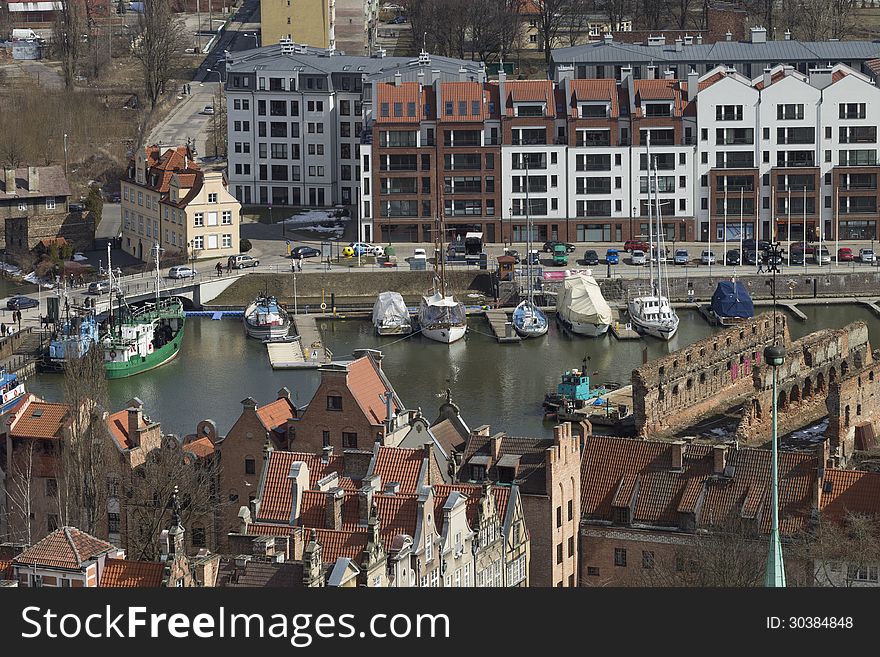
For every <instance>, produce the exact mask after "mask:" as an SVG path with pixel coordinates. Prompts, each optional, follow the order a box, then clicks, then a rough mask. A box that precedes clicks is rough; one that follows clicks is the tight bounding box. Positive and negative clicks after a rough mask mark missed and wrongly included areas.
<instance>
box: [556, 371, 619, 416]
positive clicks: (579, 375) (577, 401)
mask: <svg viewBox="0 0 880 657" xmlns="http://www.w3.org/2000/svg"><path fill="white" fill-rule="evenodd" d="M614 387H617V386H616V384H615V385H614ZM609 389H612V388H611V387H609V386H590V375H589V373H588V372H587V361H586V359H585V360H584V363H583V367H582V368H581V369H571V370H566V371H565V372H563V373H562V376H561V377H560V381H559V383H558V384H557V385H556V390H555V392H548V393H547V394H546V395H545V396H544V403H543V407H544V415H546V416H550V417H552V416H556V415H558V414H559V413H560V412H565V413H570V412H572V411H573V410H575V409H580V408H585V407H586V406H587V405H588V404H589V403H590V402H591V401H593V400H595V399H597V398H598V397H601V396H602V395H604V394H606V393H607V392H608V391H609Z"/></svg>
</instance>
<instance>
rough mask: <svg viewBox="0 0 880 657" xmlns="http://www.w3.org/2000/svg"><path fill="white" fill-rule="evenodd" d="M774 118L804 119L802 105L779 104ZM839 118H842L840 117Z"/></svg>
mask: <svg viewBox="0 0 880 657" xmlns="http://www.w3.org/2000/svg"><path fill="white" fill-rule="evenodd" d="M776 118H777V119H778V120H788V121H791V120H800V119H803V118H804V105H803V103H798V104H779V105H777V106H776ZM840 118H843V117H842V116H841V117H840Z"/></svg>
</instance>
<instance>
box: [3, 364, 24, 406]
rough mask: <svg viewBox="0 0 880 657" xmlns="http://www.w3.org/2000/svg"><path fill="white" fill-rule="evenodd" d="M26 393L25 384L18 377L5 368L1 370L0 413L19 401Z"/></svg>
mask: <svg viewBox="0 0 880 657" xmlns="http://www.w3.org/2000/svg"><path fill="white" fill-rule="evenodd" d="M24 394H25V390H24V384H23V383H19V381H18V377H17V376H16V375H15V374H11V373H10V372H7V371H5V370H0V415H3V414H4V413H6V412H7V411H8V410H9V409H11V408H12V407H13V406H15V405H16V404H17V403H18V400H19V399H21V398H22V397H23V396H24Z"/></svg>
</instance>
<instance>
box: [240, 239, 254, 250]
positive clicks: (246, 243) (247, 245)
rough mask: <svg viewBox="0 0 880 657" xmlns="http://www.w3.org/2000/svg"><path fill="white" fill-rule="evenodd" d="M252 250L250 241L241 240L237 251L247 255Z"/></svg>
mask: <svg viewBox="0 0 880 657" xmlns="http://www.w3.org/2000/svg"><path fill="white" fill-rule="evenodd" d="M252 248H254V247H253V245H252V244H251V241H250V240H249V239H246V238H242V239H241V241H240V242H239V243H238V250H239V251H241V252H242V253H247V252H248V251H250V250H251V249H252Z"/></svg>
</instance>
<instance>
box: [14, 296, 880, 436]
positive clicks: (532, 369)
mask: <svg viewBox="0 0 880 657" xmlns="http://www.w3.org/2000/svg"><path fill="white" fill-rule="evenodd" d="M800 308H801V309H802V310H803V311H804V312H805V313H806V314H807V315H808V317H809V320H808V321H806V322H802V321H799V320H797V319H795V318H794V317H790V319H789V326H790V330H791V334H792V336H793V337H794V338H798V337H801V336H803V335H805V334H807V333H809V332H811V331H815V330H818V329H821V328H835V327H841V326H844V325H846V324H847V323H849V322H852V321H855V320H863V321H865V322H866V323H867V324H868V327H869V331H870V335H871V342H872V344H873V345H875V346H880V318H877V317H876V316H874V315H873V314H872V313H871V312H870V311H869V310H867V309H865V308H862V307H860V306H800ZM680 318H681V325H680V328H679V331H678V334H677V335H676V337H675V338H674V339H673V340H672V341H670V342H669V343H663V342H660V341H658V340H654V339H647V340H627V341H617V340H615V339H614V338H613V337H611V336H610V335H609V336H606V337H604V338H601V339H590V338H578V337H571V336H568V335H566V334H561V333H559V332H558V331H557V330H556V326H555V324H554V323H553V322H551V325H550V332H549V333H548V334H547V335H546V336H544V337H542V338H539V339H537V340H527V341H524V342H522V343H519V344H504V345H502V344H498V343H497V342H496V341H495V339H494V338H492V337H490V336H489V326H488V324H487V323H486V321H485V320H484V319H482V318H478V317H471V318H470V320H469V327H470V330H469V331H468V334H467V336H466V337H465V339H463V340H460V341H459V342H456V343H454V344H452V345H443V344H440V343H438V342H433V341H431V340H427V339H425V338H422V337H421V336H418V335H416V336H413V337H409V338H406V339H402V340H401V339H399V338H380V337H378V336H376V335H375V334H374V333H373V327H372V324H371V323H370V322H369V321H367V320H334V321H327V322H324V323H323V324H322V325H321V330H322V334H323V336H324V340H325V342H326V344H327V346H328V347H329V348H330V350H331V351H332V352H333V355H334V358H338V359H344V358H345V357H346V356H349V355H350V354H351V353H352V351H353V350H354V349H356V348H358V347H365V348H373V349H379V350H381V351H382V352H383V354H384V360H383V368H384V371H385V373H386V374H387V376H388V378H389V379H390V380H391V383H392V385H393V386H394V387H395V389H396V391H397V392H398V394H399V395H400V397H401V399H402V401H403V402H404V404H405V405H406V406H407V407H408V408H421V409H422V411H423V412H424V414H425V415H426V416H427V417H429V418H431V419H433V418H434V417H435V416H436V413H437V408H438V406H439V404H440V403H441V402H442V398H443V397H444V396H445V390H446V388H450V389H451V391H452V396H453V400H454V401H455V402H456V403H457V404H458V405H459V406H460V407H461V411H462V414H463V416H464V418H465V420H466V421H467V422H468V424H469V425H470V426H471V427H472V428H473V427H476V426H479V425H481V424H489V425H490V426H491V428H492V430H493V431H496V430H498V431H501V430H503V431H507V432H509V433H511V434H514V435H534V436H538V435H551V434H552V424H550V423H545V422H544V421H543V411H542V408H541V402H542V401H543V399H544V393H545V392H547V391H548V390H552V389H554V388H555V386H556V383H557V381H558V378H559V375H560V374H561V372H562V371H563V370H566V369H571V368H574V367H580V366H581V362H582V360H583V359H584V358H585V357H587V358H589V359H590V360H589V362H588V369H589V370H590V371H591V372H595V373H596V374H594V375H593V381H594V382H596V383H601V382H605V381H614V382H617V383H620V384H622V385H626V384H628V383H629V380H630V374H631V372H632V370H633V368H635V367H638V366H639V365H640V364H641V362H642V357H643V356H642V350H643V349H644V348H645V347H647V351H648V354H647V355H648V358H656V357H659V356H662V355H664V354H666V353H668V352H670V351H674V350H676V349H680V348H682V347H684V346H686V345H687V344H690V343H691V342H694V341H695V340H699V339H701V338H703V337H706V336H708V335H710V334H711V333H712V332H713V331H715V330H718V329H716V328H713V327H710V326H709V325H708V324H707V323H706V321H705V320H703V319H702V318H701V317H700V316H699V315H698V314H697V313H695V312H691V311H680ZM317 384H318V375H317V373H316V372H314V371H309V370H301V371H297V370H286V371H285V370H272V368H271V367H270V366H269V361H268V358H267V356H266V348H265V346H263V345H262V344H260V343H259V342H257V341H255V340H250V339H247V338H246V337H245V334H244V330H243V327H242V324H241V321H240V320H235V319H223V320H219V321H215V320H211V319H210V318H207V317H193V318H190V319H188V320H187V326H186V333H185V337H184V343H183V347H182V349H181V352H180V355H179V356H178V358H177V359H175V360H174V361H172V362H171V363H168V364H167V365H165V366H163V367H160V368H158V369H155V370H153V371H151V372H146V373H144V374H141V375H139V376H135V377H132V378H129V379H119V380H114V381H109V382H108V386H109V392H110V401H111V405H112V408H113V410H118V409H121V408H123V407H124V405H125V403H126V402H127V401H128V400H129V399H131V398H132V397H138V398H140V399H141V400H142V401H143V402H144V405H145V408H146V412H147V414H148V415H150V416H151V417H152V418H154V419H155V420H158V421H161V422H162V425H163V428H164V430H165V431H167V432H172V433H177V434H186V433H191V432H193V431H194V430H195V427H196V424H197V423H198V422H199V421H200V420H202V419H204V418H211V419H213V420H215V421H216V422H217V425H218V430H219V431H220V433H221V434H225V433H226V432H227V431H228V430H229V428H230V427H231V426H232V424H233V422H234V421H235V420H236V419H237V417H238V415H239V413H240V411H241V404H240V402H241V400H243V399H245V398H246V397H253V398H254V399H256V400H257V402H258V403H259V404H265V403H267V402H269V401H271V400H273V399H275V396H276V393H277V391H278V390H279V389H280V388H281V387H283V386H286V387H287V388H289V389H290V391H291V394H292V396H293V399H294V400H295V402H296V403H297V404H299V405H305V404H307V403H308V402H309V400H310V399H311V396H312V394H313V393H314V391H315V389H316V387H317ZM27 387H28V389H29V390H30V391H32V392H34V393H36V394H38V395H41V396H43V397H45V398H47V399H50V400H60V399H61V394H62V393H61V390H62V377H61V375H58V374H40V375H37V376H36V377H34V378H32V379H30V380H28V382H27Z"/></svg>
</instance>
